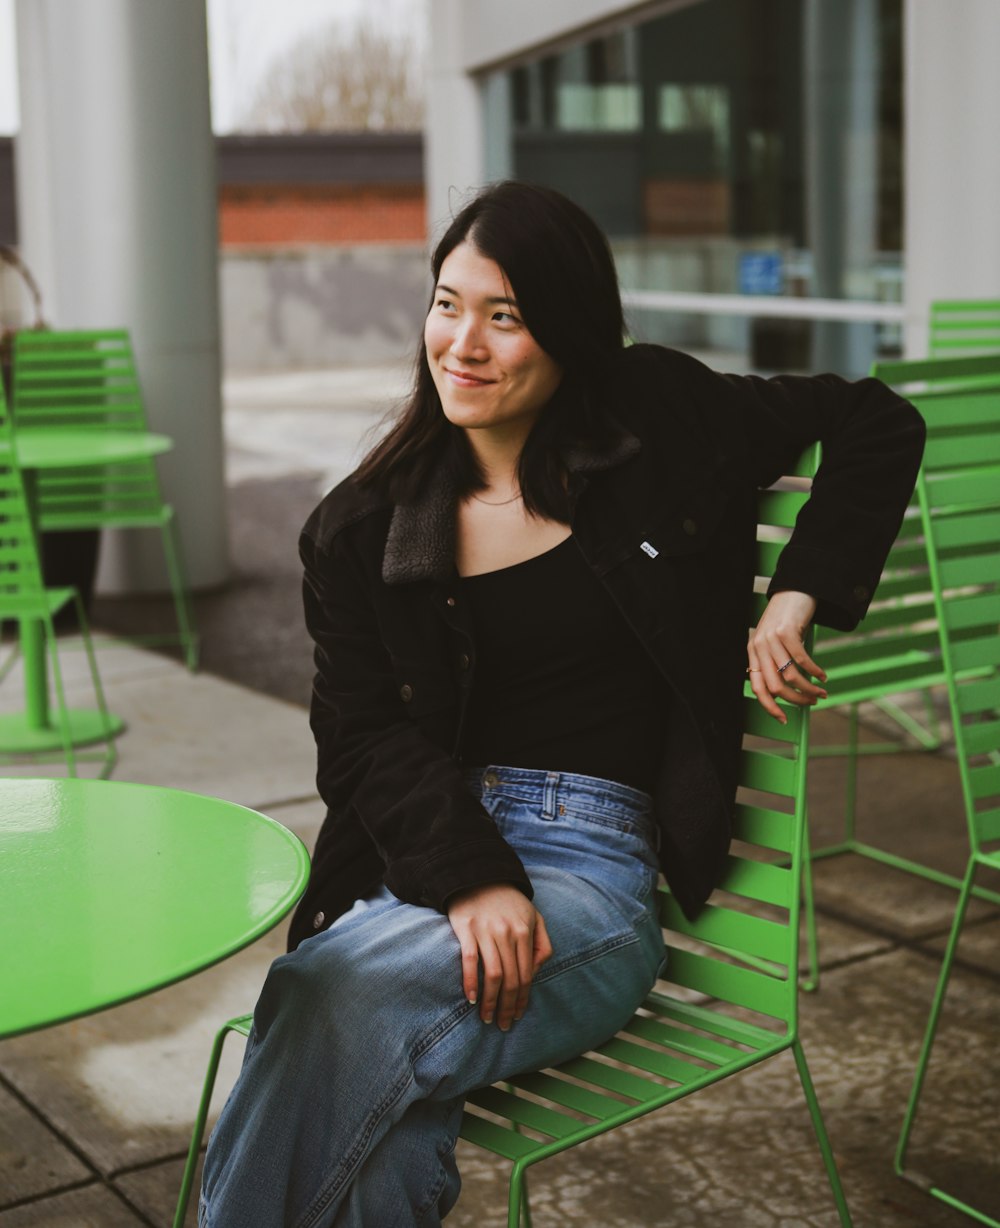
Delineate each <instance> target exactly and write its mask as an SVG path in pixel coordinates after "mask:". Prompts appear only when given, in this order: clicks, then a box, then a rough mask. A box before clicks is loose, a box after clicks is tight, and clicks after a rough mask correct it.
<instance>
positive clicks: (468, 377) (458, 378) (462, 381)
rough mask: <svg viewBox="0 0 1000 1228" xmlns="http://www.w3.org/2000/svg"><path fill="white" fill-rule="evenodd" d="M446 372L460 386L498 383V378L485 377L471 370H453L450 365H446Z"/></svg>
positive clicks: (481, 385)
mask: <svg viewBox="0 0 1000 1228" xmlns="http://www.w3.org/2000/svg"><path fill="white" fill-rule="evenodd" d="M445 374H446V375H448V376H449V377H450V378H451V379H452V380H453V381H454V382H455V383H456V384H458V386H459V387H460V388H482V387H484V386H485V385H486V384H495V383H496V380H492V379H483V378H482V377H481V376H479V375H473V374H472V372H471V371H452V370H451V368H450V367H445Z"/></svg>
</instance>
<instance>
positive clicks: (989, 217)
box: [904, 0, 1000, 356]
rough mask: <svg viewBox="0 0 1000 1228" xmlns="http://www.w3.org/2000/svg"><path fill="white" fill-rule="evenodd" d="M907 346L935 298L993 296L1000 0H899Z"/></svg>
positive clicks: (999, 283)
mask: <svg viewBox="0 0 1000 1228" xmlns="http://www.w3.org/2000/svg"><path fill="white" fill-rule="evenodd" d="M904 31H905V39H906V44H905V55H906V59H905V64H906V68H905V73H904V77H905V82H906V85H905V91H906V92H905V100H904V102H905V123H906V199H905V204H904V212H905V219H906V222H905V224H906V241H905V252H906V254H905V269H906V311H907V325H906V348H907V353H908V354H909V355H912V356H921V355H923V354H926V353H927V317H928V307H929V304H930V303H931V301H932V300H934V299H937V298H997V297H1000V222H998V220H997V205H998V202H1000V136H998V135H997V116H998V115H1000V72H998V71H997V57H998V54H1000V3H997V0H960V3H954V4H943V3H941V0H907V4H906V9H905V13H904Z"/></svg>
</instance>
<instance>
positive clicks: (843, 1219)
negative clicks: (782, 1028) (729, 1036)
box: [792, 1039, 851, 1228]
mask: <svg viewBox="0 0 1000 1228" xmlns="http://www.w3.org/2000/svg"><path fill="white" fill-rule="evenodd" d="M792 1052H793V1053H794V1054H795V1065H796V1067H797V1068H798V1072H799V1080H800V1082H801V1083H802V1090H803V1092H804V1093H805V1097H806V1104H807V1105H808V1106H809V1116H810V1117H811V1118H812V1124H813V1129H814V1130H815V1131H816V1141H817V1142H818V1143H819V1150H820V1155H821V1156H822V1157H823V1164H824V1167H825V1168H826V1175H827V1179H828V1180H829V1182H830V1188H831V1189H832V1191H833V1198H834V1201H835V1202H836V1204H837V1214H838V1215H839V1216H840V1223H841V1225H842V1228H851V1213H850V1211H849V1210H848V1209H847V1199H846V1198H845V1197H844V1187H843V1186H842V1185H841V1183H840V1173H839V1172H838V1171H837V1161H836V1160H835V1159H834V1155H833V1148H832V1147H831V1146H830V1137H829V1135H828V1134H827V1132H826V1125H825V1124H824V1122H823V1116H822V1114H821V1113H820V1108H819V1101H818V1100H817V1098H816V1090H815V1088H814V1087H813V1082H812V1076H811V1075H810V1073H809V1067H808V1066H807V1065H806V1055H805V1054H804V1053H803V1052H802V1044H801V1042H800V1041H799V1040H797V1039H796V1041H795V1042H794V1043H793V1045H792Z"/></svg>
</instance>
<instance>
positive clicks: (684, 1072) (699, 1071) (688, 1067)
mask: <svg viewBox="0 0 1000 1228" xmlns="http://www.w3.org/2000/svg"><path fill="white" fill-rule="evenodd" d="M599 1052H600V1053H601V1054H602V1055H603V1056H604V1057H607V1058H610V1060H611V1061H613V1062H620V1063H621V1064H622V1065H623V1066H628V1067H630V1068H631V1069H633V1070H641V1071H644V1072H645V1073H646V1074H648V1075H653V1076H654V1077H655V1078H657V1079H667V1080H669V1081H670V1082H671V1083H675V1084H676V1085H677V1086H678V1087H683V1086H684V1085H685V1084H687V1083H693V1082H694V1081H695V1080H696V1079H700V1078H702V1076H703V1075H704V1074H705V1069H706V1068H705V1067H704V1066H702V1065H699V1064H698V1063H697V1062H693V1061H689V1060H687V1059H685V1058H684V1057H680V1056H678V1055H677V1054H673V1053H666V1052H664V1051H663V1050H661V1049H654V1048H652V1047H650V1046H649V1045H638V1044H636V1043H635V1042H634V1041H630V1040H624V1039H622V1037H620V1036H616V1037H613V1038H612V1039H611V1040H609V1041H605V1043H604V1044H603V1045H601V1047H600V1050H599Z"/></svg>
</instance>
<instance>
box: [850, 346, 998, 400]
mask: <svg viewBox="0 0 1000 1228" xmlns="http://www.w3.org/2000/svg"><path fill="white" fill-rule="evenodd" d="M872 374H873V375H874V376H875V377H876V378H877V379H880V380H883V381H884V382H885V383H886V384H893V385H896V386H897V387H900V388H902V389H904V390H906V391H909V390H910V388H911V385H917V384H921V383H927V382H931V381H933V382H935V383H936V384H937V385H938V386H942V385H947V384H948V383H949V382H955V381H957V382H960V383H961V382H964V381H968V380H970V379H982V378H988V377H991V376H995V375H1000V360H998V356H997V355H995V354H983V355H972V354H970V355H963V356H960V357H952V358H925V359H919V358H918V359H910V358H901V359H898V360H891V361H884V362H883V361H880V362H877V363H876V364H875V366H874V367H873V368H872Z"/></svg>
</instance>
